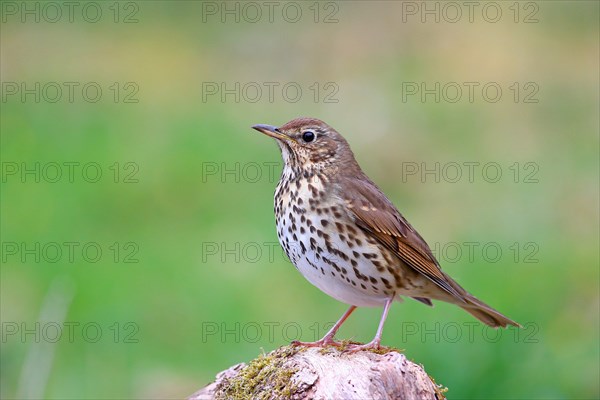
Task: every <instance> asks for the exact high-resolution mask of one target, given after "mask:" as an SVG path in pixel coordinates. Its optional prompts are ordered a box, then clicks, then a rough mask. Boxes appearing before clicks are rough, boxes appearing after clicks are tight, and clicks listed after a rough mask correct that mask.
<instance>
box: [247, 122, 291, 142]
mask: <svg viewBox="0 0 600 400" xmlns="http://www.w3.org/2000/svg"><path fill="white" fill-rule="evenodd" d="M252 129H256V130H257V131H259V132H260V133H264V134H265V135H267V136H271V137H272V138H275V139H279V140H291V138H290V137H289V136H287V135H284V134H283V133H281V132H280V131H279V129H277V127H275V126H271V125H264V124H258V125H254V126H253V127H252Z"/></svg>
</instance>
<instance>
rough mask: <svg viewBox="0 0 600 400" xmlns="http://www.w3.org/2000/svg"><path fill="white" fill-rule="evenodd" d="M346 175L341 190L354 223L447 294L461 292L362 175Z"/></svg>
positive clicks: (418, 238) (425, 245)
mask: <svg viewBox="0 0 600 400" xmlns="http://www.w3.org/2000/svg"><path fill="white" fill-rule="evenodd" d="M360 178H361V179H357V177H349V178H346V179H345V180H344V182H343V184H342V187H344V189H345V190H344V191H343V192H342V193H341V196H342V198H343V200H345V201H346V203H347V205H348V209H349V211H350V215H351V216H352V217H354V220H355V222H356V224H357V225H358V226H360V227H361V228H362V229H363V230H365V231H367V232H369V233H371V234H372V235H373V236H374V237H375V238H376V239H377V240H378V241H379V242H380V243H382V244H383V245H384V246H386V247H387V248H388V249H390V250H392V251H393V252H394V254H396V256H397V257H398V258H400V259H401V260H402V261H403V262H404V263H405V264H406V265H408V266H410V267H411V268H413V269H414V270H415V271H417V272H419V273H421V274H423V275H424V276H425V277H427V278H428V279H430V280H431V281H432V282H434V283H435V284H437V285H438V286H439V287H440V288H442V289H443V290H445V291H446V292H448V293H449V294H451V295H453V296H455V297H457V298H458V299H460V300H462V301H464V300H463V295H462V294H460V293H459V292H458V291H457V289H456V288H455V287H454V285H452V284H451V283H450V282H451V280H450V282H449V279H448V277H447V276H446V275H445V274H444V273H443V272H442V270H441V269H440V266H439V264H438V262H437V260H436V259H435V257H434V256H433V254H432V253H431V249H430V248H429V246H428V245H427V243H426V242H425V240H423V238H422V237H421V235H419V234H418V233H417V231H415V230H414V228H413V227H412V226H411V225H410V224H409V223H408V221H406V219H404V217H403V216H402V214H400V212H399V211H398V210H397V209H396V207H394V205H393V204H392V203H391V202H390V201H389V200H388V199H387V197H385V195H384V194H383V193H382V192H381V190H379V188H378V187H377V186H376V185H375V184H374V183H373V182H371V181H370V180H368V178H366V176H364V175H363V176H361V177H360Z"/></svg>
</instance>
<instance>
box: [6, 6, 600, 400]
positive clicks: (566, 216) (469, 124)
mask: <svg viewBox="0 0 600 400" xmlns="http://www.w3.org/2000/svg"><path fill="white" fill-rule="evenodd" d="M37 4H38V5H37V7H39V9H38V10H39V11H35V10H36V8H35V7H36V3H35V2H3V4H2V18H3V20H2V32H1V39H0V43H1V73H2V77H1V78H2V96H3V97H2V103H1V107H2V110H1V134H2V142H1V156H2V191H1V211H2V221H1V222H2V224H1V235H2V268H1V307H0V311H1V320H2V342H1V350H2V351H1V358H0V361H1V381H0V383H1V392H0V394H1V396H2V398H6V399H9V398H50V399H84V398H89V399H99V398H101V399H123V398H140V399H146V398H157V399H158V398H160V399H163V398H182V397H185V396H187V395H189V394H191V393H192V392H194V391H195V390H197V389H199V388H201V387H202V386H204V385H205V384H206V383H208V382H210V381H211V380H212V379H213V377H214V375H215V374H216V373H217V372H219V371H221V370H223V369H225V368H227V367H229V366H231V365H233V364H235V363H238V362H244V361H248V360H250V359H252V358H254V357H255V356H257V355H258V354H259V353H261V352H262V351H263V350H264V351H265V352H268V351H270V350H272V349H274V348H276V347H278V346H281V345H285V344H287V343H289V341H290V340H293V339H302V340H315V339H316V338H318V336H320V335H322V334H324V332H325V330H326V329H327V324H330V323H332V322H334V321H335V320H337V318H338V317H339V316H340V315H341V314H342V312H343V311H344V310H345V308H346V306H345V305H343V304H340V303H338V302H337V301H335V300H333V299H331V298H329V297H327V296H326V295H324V294H322V293H321V292H320V291H319V290H318V289H316V288H314V287H312V286H311V285H310V284H309V283H308V282H306V281H305V280H304V279H303V278H302V276H300V274H298V272H297V271H296V270H295V269H294V268H293V267H292V265H291V264H290V263H289V262H288V261H287V260H285V258H284V257H283V256H282V253H281V251H280V250H279V247H276V246H275V244H276V241H277V238H276V233H275V227H274V216H273V206H272V202H273V192H274V188H275V185H276V181H277V178H278V176H279V172H280V170H281V167H280V155H279V151H278V150H277V147H276V145H275V144H274V143H273V142H272V140H270V139H268V138H266V137H263V136H262V135H259V134H258V133H257V132H255V131H253V130H251V129H250V128H249V127H250V126H251V125H253V124H256V123H268V124H274V125H279V124H283V123H285V122H287V121H288V120H290V119H292V118H294V117H297V116H314V117H318V118H321V119H323V120H325V121H326V122H328V123H330V124H331V125H333V126H334V127H335V128H336V129H338V130H339V131H340V132H342V133H343V134H344V135H345V136H346V138H347V139H348V141H349V142H350V144H351V145H352V146H353V149H354V151H355V153H356V156H357V159H358V161H359V163H360V164H361V165H362V167H363V169H364V170H365V171H366V172H367V173H368V174H369V175H370V177H371V178H372V179H373V180H374V181H375V182H377V183H378V184H379V185H380V186H381V188H382V189H383V190H384V192H385V193H386V194H387V195H388V196H389V197H390V199H391V200H392V201H393V202H394V203H395V204H396V205H397V207H398V208H399V209H400V210H401V211H402V212H403V214H404V215H405V216H406V217H407V218H408V219H409V220H410V221H411V222H412V224H413V225H414V226H415V227H416V228H417V229H419V231H420V232H421V234H422V235H423V236H424V237H425V238H426V240H427V241H428V242H429V243H430V245H431V246H432V247H434V248H437V249H438V251H437V254H438V256H439V258H440V261H441V264H442V267H443V268H444V269H445V270H446V271H448V272H449V273H450V274H451V275H452V276H453V277H454V278H455V279H457V280H458V281H459V282H460V283H461V284H463V285H464V286H465V287H466V288H467V289H468V290H469V291H471V292H472V293H473V294H474V295H476V296H478V297H480V298H481V299H483V300H484V301H486V302H488V303H489V304H491V305H492V306H494V307H496V308H498V309H499V310H500V311H501V312H503V313H506V314H507V315H508V316H510V317H511V318H514V319H515V320H517V321H519V322H520V323H522V324H523V325H524V326H525V327H524V328H523V329H522V330H521V331H517V330H515V329H509V330H505V331H498V332H496V331H493V330H489V329H486V328H485V327H484V326H483V325H482V324H479V323H478V322H477V321H476V320H474V319H473V318H472V317H471V316H470V315H468V314H467V313H465V312H464V311H462V310H460V309H459V308H457V307H455V306H450V305H446V304H436V307H435V308H433V309H430V308H428V307H425V306H424V305H422V304H420V303H417V302H415V301H412V300H407V301H406V302H404V303H402V304H395V305H394V307H393V308H392V310H391V313H390V316H389V318H388V322H387V324H386V327H385V330H384V338H383V342H384V344H386V345H393V346H396V347H399V348H402V349H405V353H406V354H407V356H408V357H409V358H410V359H412V360H414V361H416V362H419V363H422V364H423V365H424V366H425V368H426V369H427V371H428V372H429V373H430V374H431V375H432V376H433V377H435V378H436V380H437V382H438V383H441V384H443V385H445V386H447V387H448V388H449V392H448V396H449V398H456V399H458V398H497V399H500V398H502V399H506V398H514V399H517V398H518V399H521V398H598V397H599V396H600V390H599V381H598V379H599V378H598V376H599V357H600V355H599V317H598V316H599V301H600V299H599V259H598V252H599V248H598V245H599V244H598V243H599V242H598V240H599V230H598V220H599V215H598V205H599V203H598V202H599V198H598V195H599V188H598V171H599V169H598V168H599V164H598V148H599V140H598V129H599V127H598V120H599V115H598V112H599V111H598V110H599V98H598V87H599V76H598V67H599V66H598V62H599V61H598V60H599V29H598V21H599V3H598V2H595V1H577V2H567V1H564V2H561V1H552V2H496V3H493V4H492V5H490V4H489V3H487V2H475V6H474V7H475V8H474V9H473V14H472V16H471V17H470V16H469V8H468V7H467V6H465V5H464V4H463V3H461V2H458V3H453V4H455V5H456V4H458V8H457V7H456V6H455V5H451V6H449V7H448V6H447V5H446V3H439V2H427V3H422V2H404V3H402V2H387V1H384V2H367V1H350V2H337V3H333V2H322V3H315V2H296V3H293V4H291V5H290V4H289V3H287V2H273V3H272V5H269V4H266V3H264V2H257V3H236V2H228V3H227V4H225V3H222V2H205V3H202V2H187V1H185V2H183V1H182V2H166V1H147V2H145V1H144V2H121V3H115V2H106V3H103V2H97V3H93V4H91V5H90V4H88V3H86V2H74V3H73V4H75V6H74V9H73V14H72V21H70V20H69V18H70V16H69V15H68V10H69V8H68V6H67V5H66V4H65V3H58V2H52V4H51V5H50V6H47V3H44V2H42V3H37ZM248 4H250V5H248ZM257 7H258V8H260V9H261V15H258V14H256V10H257ZM269 7H273V8H272V11H273V13H272V15H271V16H269V12H268V11H269ZM27 9H33V10H34V11H33V13H34V14H27ZM57 9H61V10H62V11H61V12H62V14H61V16H60V17H57V16H58V14H56V10H57ZM98 9H99V10H100V12H101V14H100V15H99V16H98V17H97V15H98V14H97V10H98ZM497 9H500V11H501V13H502V14H501V16H500V17H499V18H498V17H496V15H497V13H496V12H497ZM227 10H233V11H230V13H227V12H225V11H227ZM298 10H300V11H301V13H302V14H301V16H300V18H298V17H297V12H298ZM427 10H433V11H432V13H433V14H431V13H427ZM435 10H438V11H435ZM457 10H458V11H460V13H461V14H460V15H459V14H456V12H457ZM484 10H485V11H484ZM223 12H225V13H224V14H222V13H223ZM36 13H38V14H37V17H36ZM436 13H437V15H436ZM36 18H39V22H38V21H36ZM270 18H271V19H272V20H270ZM470 18H471V19H472V21H470V20H469V19H470ZM23 19H24V20H25V22H23ZM96 19H97V21H96V22H94V20H96ZM236 19H237V21H236ZM296 19H299V20H298V21H297V22H293V21H295V20H296ZM53 21H55V22H53ZM36 82H37V83H39V85H40V86H39V90H38V91H37V94H36V86H35V85H36ZM65 82H75V83H74V84H72V85H75V84H77V85H78V86H73V87H74V92H73V98H72V99H71V100H72V101H70V99H69V96H68V94H69V93H68V90H67V89H66V88H67V86H66V85H68V84H65ZM90 82H94V83H95V84H90ZM236 82H237V83H238V84H239V90H237V91H236ZM265 82H267V83H265ZM268 82H272V83H268ZM436 82H439V85H440V90H439V91H437V94H438V96H439V97H440V98H439V101H436V98H435V94H429V95H425V97H424V98H422V97H421V92H419V93H417V94H414V95H412V94H410V93H411V92H410V91H407V90H413V89H414V88H415V87H417V88H419V90H420V85H421V83H424V84H425V85H426V88H429V89H431V88H433V89H434V92H435V87H436V86H435V85H436ZM465 82H476V83H477V85H478V86H475V90H474V93H473V99H472V100H473V101H470V100H469V96H468V87H467V86H465ZM115 83H116V85H115ZM222 83H224V84H225V89H229V90H232V91H231V92H229V94H224V93H223V92H222V91H221V89H222V88H221V86H220V85H221V84H222ZM315 83H316V85H315ZM448 83H450V85H447V84H448ZM489 83H493V84H491V86H492V89H493V87H500V88H501V89H502V95H501V97H500V98H499V99H498V101H496V102H492V101H491V100H490V98H494V97H495V95H494V92H493V90H490V91H489V92H488V93H487V95H488V97H485V96H484V95H483V94H482V90H481V89H482V87H483V86H484V85H486V84H489ZM22 84H24V85H25V86H22ZM86 84H88V86H86V88H88V89H89V88H90V87H91V89H89V90H90V91H89V92H86V93H85V95H86V96H88V97H84V94H82V88H83V87H84V85H86ZM286 84H287V86H286V90H288V91H287V92H283V88H284V85H286ZM267 85H271V86H272V87H273V97H272V98H269V90H268V86H267ZM444 85H447V86H446V89H443V88H444ZM515 85H516V86H515ZM57 86H59V87H61V88H62V90H63V91H62V97H60V98H58V99H57V101H55V102H54V99H55V98H56V96H57V95H56V93H57V92H56V87H57ZM98 86H99V87H100V88H101V89H102V95H101V96H99V97H98V99H97V100H98V101H96V102H92V101H91V99H92V98H94V97H96V95H95V92H94V88H96V87H98ZM257 86H258V87H260V88H261V89H262V93H260V94H258V93H257V92H256V87H257ZM457 86H458V87H461V88H462V89H463V93H462V97H461V98H460V99H459V100H458V101H454V100H455V98H456V92H455V91H452V90H455V89H456V87H457ZM298 87H300V88H301V90H302V94H301V96H297V95H296V94H295V92H294V90H295V89H296V88H298ZM23 88H25V89H32V88H33V89H32V90H33V91H32V92H30V93H29V94H25V95H23V93H22V89H23ZM215 88H217V89H218V92H217V93H214V94H213V92H214V89H215ZM317 88H318V91H317ZM453 88H454V89H453ZM86 90H87V89H86ZM210 90H212V91H213V92H211V91H210ZM444 90H445V91H444ZM22 95H23V96H24V97H22ZM36 95H39V97H40V98H39V102H37V101H36ZM236 96H237V97H236ZM296 97H298V98H297V99H296ZM132 100H133V102H132ZM135 100H137V101H135ZM296 100H297V101H296ZM472 162H475V163H479V164H478V166H477V167H475V169H474V175H473V179H468V176H467V172H468V167H467V165H468V164H465V163H472ZM65 163H79V164H65ZM90 163H91V164H90ZM422 163H424V164H422ZM436 163H439V164H438V165H439V166H440V167H439V168H440V170H439V173H435V172H433V173H429V174H426V175H425V176H421V175H420V174H421V172H422V170H423V167H424V168H427V169H432V168H435V165H436ZM489 163H496V164H490V165H492V167H494V168H492V169H490V170H486V171H485V172H484V171H483V169H482V166H483V165H487V164H489ZM57 165H58V166H59V167H60V170H59V171H60V175H59V176H58V178H56V171H57V169H56V166H57ZM68 165H73V172H74V173H73V176H72V179H71V177H70V176H69V169H68ZM456 165H458V166H459V167H460V172H461V174H462V175H461V176H460V177H459V179H454V178H455V176H456V173H455V171H456ZM84 166H85V168H86V169H85V170H84V169H83V167H84ZM415 166H416V167H417V168H418V169H419V171H418V172H417V173H416V174H414V175H413V174H412V173H411V171H412V169H414V168H415ZM498 167H499V169H500V172H501V173H502V175H501V177H499V178H498V179H496V178H495V174H496V172H495V171H496V170H497V169H498ZM452 168H454V169H452ZM26 169H27V170H30V171H33V172H30V173H25V174H24V175H23V171H24V170H26ZM36 170H37V171H38V172H36ZM98 170H99V171H100V172H101V173H102V176H101V177H100V178H99V179H98V180H97V181H96V179H95V176H96V173H97V171H98ZM36 173H39V182H37V181H36V179H37V177H36ZM271 173H273V174H274V176H271ZM55 178H56V179H55ZM496 180H497V181H496ZM54 181H56V182H54ZM494 181H495V182H494ZM471 242H473V243H475V244H473V245H469V243H471ZM65 243H74V244H65ZM36 246H39V247H37V248H36ZM68 246H72V248H73V249H74V250H73V254H72V257H70V254H69V252H68V248H69V247H68ZM469 246H473V248H474V251H473V253H469V252H468V249H469ZM57 248H58V249H60V250H61V253H60V254H58V253H57V252H56V250H57ZM84 248H85V249H86V251H85V252H84V251H83V249H84ZM98 248H100V250H101V251H102V254H101V255H100V256H96V255H95V251H96V250H97V249H98ZM484 248H485V249H486V251H485V252H484V251H483V249H484ZM497 249H500V251H501V255H500V256H496V255H495V253H494V250H497ZM457 251H460V252H457ZM488 251H489V253H488ZM36 258H39V259H36ZM96 259H97V260H96ZM136 261H137V262H136ZM380 313H381V310H380V309H359V310H358V312H356V313H355V315H353V316H352V318H351V319H350V320H349V321H348V322H347V324H346V325H344V327H343V328H342V329H341V331H340V333H339V337H343V338H354V339H355V340H360V341H368V340H370V339H371V338H372V336H373V334H374V333H375V330H376V327H377V322H378V320H379V317H380ZM36 323H37V325H36ZM59 329H60V330H59ZM98 329H100V330H101V331H99V330H98ZM57 332H61V333H62V335H61V336H60V337H58V336H57Z"/></svg>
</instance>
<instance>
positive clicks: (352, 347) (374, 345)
mask: <svg viewBox="0 0 600 400" xmlns="http://www.w3.org/2000/svg"><path fill="white" fill-rule="evenodd" d="M381 349H382V347H381V339H378V338H375V339H373V340H372V341H370V342H369V343H367V344H349V345H348V347H347V349H346V351H348V352H350V353H355V352H357V351H363V350H367V351H369V350H375V351H377V350H381Z"/></svg>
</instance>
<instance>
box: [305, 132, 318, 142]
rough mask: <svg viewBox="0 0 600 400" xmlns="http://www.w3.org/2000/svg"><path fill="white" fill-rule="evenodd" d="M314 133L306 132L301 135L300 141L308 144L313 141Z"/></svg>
mask: <svg viewBox="0 0 600 400" xmlns="http://www.w3.org/2000/svg"><path fill="white" fill-rule="evenodd" d="M315 137H316V136H315V133H314V132H313V131H306V132H304V133H303V134H302V140H304V141H305V142H306V143H310V142H312V141H313V140H315Z"/></svg>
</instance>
